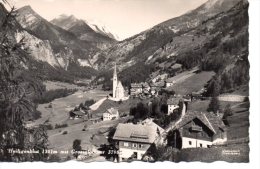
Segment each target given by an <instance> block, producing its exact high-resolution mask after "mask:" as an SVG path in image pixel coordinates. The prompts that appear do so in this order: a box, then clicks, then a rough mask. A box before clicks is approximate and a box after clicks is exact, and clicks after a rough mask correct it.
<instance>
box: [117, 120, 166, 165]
mask: <svg viewBox="0 0 260 169" xmlns="http://www.w3.org/2000/svg"><path fill="white" fill-rule="evenodd" d="M163 132H164V129H162V128H161V127H160V126H158V125H157V124H155V123H154V122H152V121H149V122H147V121H146V122H144V123H140V124H133V123H126V124H122V123H120V124H118V126H117V128H116V131H115V134H114V136H113V140H114V141H115V145H116V147H117V148H118V151H119V154H118V157H119V161H126V160H128V159H133V160H141V159H142V158H143V156H144V155H145V153H146V152H147V150H148V149H149V148H150V146H151V144H152V143H154V141H155V140H156V138H157V137H159V136H160V134H162V133H163Z"/></svg>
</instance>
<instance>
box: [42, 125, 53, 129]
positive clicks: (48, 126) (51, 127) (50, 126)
mask: <svg viewBox="0 0 260 169" xmlns="http://www.w3.org/2000/svg"><path fill="white" fill-rule="evenodd" d="M43 126H44V127H45V128H46V129H47V130H52V129H53V126H52V125H51V124H44V125H43Z"/></svg>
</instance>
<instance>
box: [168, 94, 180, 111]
mask: <svg viewBox="0 0 260 169" xmlns="http://www.w3.org/2000/svg"><path fill="white" fill-rule="evenodd" d="M181 100H182V98H180V97H172V98H169V99H168V100H167V106H168V115H170V114H171V113H173V111H174V110H175V109H178V108H179V103H180V101H181Z"/></svg>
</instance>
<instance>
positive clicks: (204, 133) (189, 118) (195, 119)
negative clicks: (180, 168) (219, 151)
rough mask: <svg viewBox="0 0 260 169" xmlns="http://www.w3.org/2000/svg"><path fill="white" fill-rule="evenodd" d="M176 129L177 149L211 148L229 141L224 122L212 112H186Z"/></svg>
mask: <svg viewBox="0 0 260 169" xmlns="http://www.w3.org/2000/svg"><path fill="white" fill-rule="evenodd" d="M174 129H176V130H175V131H178V134H177V132H175V133H174V135H175V136H173V137H174V138H175V139H176V140H175V143H176V147H177V148H182V149H183V148H209V147H211V146H212V145H213V144H223V143H225V142H226V141H227V134H226V127H225V125H224V123H223V121H222V120H221V118H220V117H218V116H217V115H215V114H214V113H212V112H186V114H185V115H184V116H183V118H182V120H181V121H180V122H179V123H177V124H176V126H175V127H174ZM178 136H180V137H181V138H179V139H181V141H180V140H179V139H178Z"/></svg>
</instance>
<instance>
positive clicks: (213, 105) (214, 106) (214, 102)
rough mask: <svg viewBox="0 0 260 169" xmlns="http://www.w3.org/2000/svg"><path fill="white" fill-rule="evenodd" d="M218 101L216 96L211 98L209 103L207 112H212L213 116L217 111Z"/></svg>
mask: <svg viewBox="0 0 260 169" xmlns="http://www.w3.org/2000/svg"><path fill="white" fill-rule="evenodd" d="M219 107H220V106H219V100H218V98H217V97H216V96H214V97H212V98H211V100H210V103H209V107H208V111H213V112H214V113H215V114H217V113H218V111H219Z"/></svg>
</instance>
